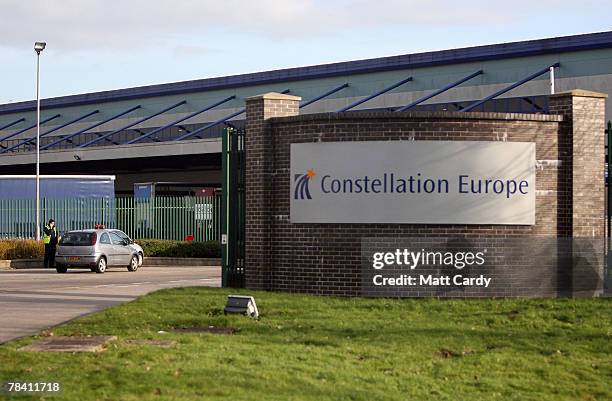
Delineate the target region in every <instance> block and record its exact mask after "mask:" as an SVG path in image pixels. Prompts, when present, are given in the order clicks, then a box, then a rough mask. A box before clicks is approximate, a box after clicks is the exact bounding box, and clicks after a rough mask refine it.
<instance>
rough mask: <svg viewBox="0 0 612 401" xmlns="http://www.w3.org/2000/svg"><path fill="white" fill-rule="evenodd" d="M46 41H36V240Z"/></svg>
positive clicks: (38, 219) (38, 212) (38, 231)
mask: <svg viewBox="0 0 612 401" xmlns="http://www.w3.org/2000/svg"><path fill="white" fill-rule="evenodd" d="M46 46H47V43H46V42H36V43H34V51H35V52H36V241H40V53H42V51H43V50H45V47H46Z"/></svg>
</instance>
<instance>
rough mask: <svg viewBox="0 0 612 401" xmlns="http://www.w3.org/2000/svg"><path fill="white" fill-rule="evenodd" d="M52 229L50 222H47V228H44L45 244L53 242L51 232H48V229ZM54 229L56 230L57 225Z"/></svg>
mask: <svg viewBox="0 0 612 401" xmlns="http://www.w3.org/2000/svg"><path fill="white" fill-rule="evenodd" d="M48 230H51V227H49V225H48V224H45V230H43V237H42V239H43V244H45V245H47V244H50V243H51V236H50V235H49V234H47V231H48ZM53 230H55V227H53Z"/></svg>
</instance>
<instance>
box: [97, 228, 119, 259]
mask: <svg viewBox="0 0 612 401" xmlns="http://www.w3.org/2000/svg"><path fill="white" fill-rule="evenodd" d="M99 246H100V252H102V254H103V255H105V256H106V263H107V264H108V265H109V266H110V265H113V264H114V258H115V250H114V249H113V243H112V242H111V239H110V236H109V235H108V233H102V235H101V236H100V243H99Z"/></svg>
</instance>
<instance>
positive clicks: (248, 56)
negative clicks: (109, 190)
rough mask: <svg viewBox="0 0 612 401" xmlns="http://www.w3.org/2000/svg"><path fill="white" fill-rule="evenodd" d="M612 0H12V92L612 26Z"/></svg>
mask: <svg viewBox="0 0 612 401" xmlns="http://www.w3.org/2000/svg"><path fill="white" fill-rule="evenodd" d="M611 11H612V0H581V1H580V2H576V1H575V0H572V1H564V0H556V1H547V0H540V1H533V0H529V1H527V0H512V1H495V0H488V1H484V0H466V1H454V0H419V1H413V0H403V1H401V0H353V1H348V0H327V1H324V0H250V1H249V0H216V1H208V0H172V1H169V0H0V103H7V102H16V101H21V100H29V99H32V98H34V97H35V73H36V64H35V62H36V57H35V53H34V51H33V44H34V42H35V41H37V40H41V41H46V42H47V49H46V50H45V51H44V53H43V57H42V61H41V66H42V97H43V98H45V97H55V96H61V95H68V94H75V93H86V92H93V91H98V90H106V89H118V88H125V87H133V86H141V85H147V84H155V83H164V82H175V81H182V80H190V79H198V78H208V77H215V76H224V75H230V74H239V73H246V72H255V71H264V70H270V69H278V68H284V67H295V66H304V65H312V64H321V63H329V62H335V61H346V60H355V59H363V58H373V57H380V56H390V55H398V54H407V53H413V52H418V51H427V50H442V49H449V48H456V47H464V46H473V45H481V44H492V43H500V42H510V41H517V40H527V39H540V38H546V37H554V36H564V35H572V34H578V33H589V32H600V31H606V30H610V29H611V26H612V23H611V21H612V19H611V17H610V16H611V15H612V13H611Z"/></svg>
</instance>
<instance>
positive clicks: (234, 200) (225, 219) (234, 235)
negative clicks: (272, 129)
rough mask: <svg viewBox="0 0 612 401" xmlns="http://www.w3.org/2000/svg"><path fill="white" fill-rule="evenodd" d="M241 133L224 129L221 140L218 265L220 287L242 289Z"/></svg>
mask: <svg viewBox="0 0 612 401" xmlns="http://www.w3.org/2000/svg"><path fill="white" fill-rule="evenodd" d="M244 163H245V158H244V131H242V130H237V129H236V128H233V127H228V128H225V129H224V131H223V137H222V147H221V164H222V174H223V178H222V187H223V191H222V201H221V213H222V215H221V266H222V269H223V271H222V281H221V285H222V286H223V287H244V281H245V277H244V273H245V272H244V228H245V225H244V222H245V196H244V195H245V194H244V183H245V171H244Z"/></svg>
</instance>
